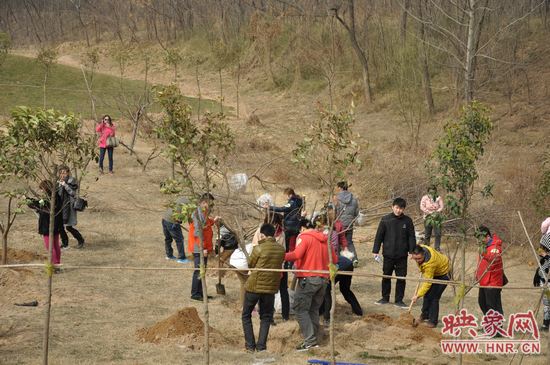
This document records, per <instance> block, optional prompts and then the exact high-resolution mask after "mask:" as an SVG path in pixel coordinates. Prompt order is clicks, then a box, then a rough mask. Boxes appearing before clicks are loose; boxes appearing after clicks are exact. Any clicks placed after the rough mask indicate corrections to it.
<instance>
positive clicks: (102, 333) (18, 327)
mask: <svg viewBox="0 0 550 365" xmlns="http://www.w3.org/2000/svg"><path fill="white" fill-rule="evenodd" d="M76 59H77V58H75V57H72V58H71V57H64V58H62V59H61V62H64V63H67V64H71V63H72V64H73V65H74V63H75V62H76V61H75V60H76ZM109 70H111V72H113V73H114V72H115V71H114V69H113V68H112V67H111V68H109V65H104V69H103V71H109ZM156 81H157V82H165V81H167V80H162V79H161V78H160V77H159V79H158V80H156ZM181 84H182V85H181V86H182V88H183V90H184V91H185V92H187V93H188V94H190V95H194V94H195V93H196V91H194V90H192V85H193V84H192V76H191V75H189V76H188V75H186V74H184V76H183V81H182V83H181ZM215 90H216V89H215V78H214V77H212V78H211V79H208V78H206V77H205V80H204V82H203V95H204V96H206V97H214V98H215ZM241 102H242V103H243V104H242V110H244V111H245V113H250V112H251V111H252V110H255V109H258V110H257V112H256V114H257V115H258V116H259V117H260V120H261V122H262V124H264V125H266V126H267V127H266V128H265V130H262V129H261V127H260V128H259V129H257V130H255V132H259V133H263V135H262V136H263V137H265V139H266V140H269V141H272V143H274V144H279V145H281V143H280V139H281V138H284V141H285V142H286V143H288V145H290V144H291V143H293V142H294V141H295V140H296V139H297V135H298V134H297V133H296V134H294V133H293V132H298V128H297V127H296V125H297V123H298V122H299V121H301V120H303V119H304V118H308V117H310V116H311V115H313V114H314V112H315V106H314V104H315V98H304V99H303V100H300V103H297V102H296V101H295V100H294V99H293V98H292V97H291V96H289V95H283V94H281V95H275V96H274V95H273V94H272V93H270V92H257V93H254V95H251V94H246V93H245V95H244V97H243V98H242V100H241ZM229 103H230V104H231V103H233V101H232V100H231V99H230V100H229ZM233 105H234V103H233ZM258 106H259V107H258ZM245 115H246V114H245ZM365 118H366V119H367V120H368V121H369V123H368V124H367V123H364V124H361V126H360V128H359V129H360V132H361V133H362V134H366V133H369V132H370V129H369V128H370V127H372V126H373V124H374V125H376V124H380V125H382V124H384V123H387V121H388V120H391V116H389V115H387V114H381V113H374V114H369V115H368V116H367V117H365ZM232 123H233V124H232V125H233V127H234V128H235V130H236V131H238V132H240V133H242V136H241V137H240V138H243V139H245V138H246V137H247V136H246V131H247V130H248V128H249V127H248V126H247V125H246V124H245V123H244V121H243V120H237V119H236V118H234V119H233V121H232ZM281 128H282V130H285V132H284V133H280V132H278V131H280V130H281ZM372 129H373V131H372V134H370V135H369V137H370V140H371V141H372V140H373V138H374V139H376V140H377V141H378V142H380V143H382V144H383V143H387V142H391V141H392V138H391V137H389V136H387V135H383V134H379V132H377V131H379V129H377V128H374V127H373V128H372ZM123 138H124V136H123ZM257 138H261V137H257ZM262 140H264V139H262ZM147 150H148V146H147V145H146V144H145V143H144V142H141V141H140V142H139V143H138V152H145V151H147ZM286 150H287V149H285V143H283V148H282V152H280V153H282V154H284V153H286V152H285V151H286ZM270 154H271V152H270V151H260V152H258V151H255V150H254V149H253V148H250V146H249V147H248V148H246V150H243V154H242V155H241V156H239V157H238V158H237V160H236V161H234V166H235V167H236V168H237V167H238V168H240V169H242V170H245V171H247V172H250V171H253V170H254V169H255V166H257V165H258V163H261V162H263V161H265V159H266V156H269V155H270ZM274 169H275V167H274ZM168 174H169V166H168V165H166V164H164V163H162V162H160V161H155V162H153V163H152V164H151V165H150V168H148V170H147V172H145V173H142V172H141V168H140V167H139V166H137V164H136V163H135V162H134V160H133V158H132V157H131V156H129V155H128V154H126V153H125V152H123V151H122V150H121V149H118V150H117V151H116V153H115V175H113V176H109V175H102V176H99V175H97V173H96V172H95V169H93V168H92V169H91V172H90V174H89V175H87V176H86V177H85V178H84V181H83V184H82V190H83V191H85V192H87V195H88V196H87V198H88V200H89V203H90V207H89V209H88V210H87V211H86V212H84V213H82V214H80V215H79V225H78V228H79V229H80V230H81V232H82V233H83V235H84V236H85V238H86V247H85V249H83V250H77V249H75V248H74V245H75V243H74V241H71V245H72V248H71V249H70V250H68V251H64V252H63V254H62V262H63V263H65V264H67V265H86V266H131V267H169V268H178V267H181V265H180V264H177V263H175V262H172V261H166V260H165V259H164V249H163V236H162V229H161V216H162V211H163V209H164V205H165V204H166V203H167V202H168V198H167V197H166V196H163V195H161V194H160V192H159V190H158V186H159V183H160V181H162V180H163V179H164V178H166V176H168ZM273 174H274V175H279V177H281V176H280V174H278V173H273ZM281 180H282V181H284V180H285V179H284V176H283V177H281ZM288 181H292V179H288ZM296 187H297V188H298V190H299V191H300V192H301V193H306V194H307V195H308V197H312V199H318V198H320V197H319V196H318V195H319V194H318V192H316V191H315V190H314V189H312V188H311V187H309V188H307V187H306V185H305V184H296ZM260 191H261V189H260V188H259V187H257V186H256V187H255V188H254V191H253V192H251V193H249V194H250V197H251V196H252V195H257V194H258V193H259V192H260ZM275 196H276V198H277V200H278V202H279V203H281V202H282V201H283V199H282V196H280V195H277V194H275ZM308 199H309V198H308ZM374 229H375V223H374V222H373V223H372V224H370V225H369V226H367V227H365V228H360V229H358V231H357V233H356V238H357V241H358V242H359V243H358V244H357V246H358V249H359V255H360V259H362V261H361V262H362V263H361V266H360V268H359V269H357V272H358V273H380V272H381V268H380V266H379V265H378V264H377V263H376V262H375V261H374V260H372V259H371V258H370V254H369V252H370V251H371V249H372V234H373V230H374ZM35 231H36V219H35V217H34V216H33V215H32V214H30V213H29V214H26V215H24V216H22V217H21V218H20V219H18V221H17V223H16V226H15V227H14V232H13V233H12V235H11V239H10V246H11V247H12V248H14V249H16V250H26V251H29V252H32V253H35V254H39V255H43V254H44V252H45V251H44V248H43V246H42V241H41V238H40V237H39V236H38V235H37V234H36V233H35ZM447 250H448V251H449V250H450V247H447ZM471 256H472V257H473V256H475V255H474V254H473V253H472V255H471ZM25 260H26V261H29V260H30V261H34V262H42V259H41V258H38V257H30V258H29V257H27V258H26V259H25ZM530 261H531V262H530ZM505 262H506V267H507V276H508V277H509V278H510V280H511V284H510V285H522V286H528V285H530V282H531V275H532V272H533V270H534V267H533V260H532V258H531V256H530V253H529V251H528V248H527V247H525V246H524V247H521V248H520V249H519V250H516V251H514V253H513V254H512V253H510V254H509V255H508V256H507V257H505ZM473 265H474V263H473V262H470V263H469V265H468V267H469V268H470V271H471V269H472V267H473ZM187 267H189V265H187ZM409 275H411V276H417V275H418V274H417V270H416V268H414V267H413V265H412V264H411V268H410V270H409ZM215 282H217V280H214V278H213V277H212V276H209V279H208V291H209V293H210V294H212V293H215V286H214V285H215ZM224 284H225V286H226V291H227V295H226V296H219V295H214V299H213V300H212V301H211V306H210V325H211V327H212V328H213V329H214V331H215V332H216V333H217V334H219V335H221V336H222V339H220V338H219V337H216V336H218V335H215V336H214V339H213V341H212V347H211V363H213V364H237V363H241V364H254V363H261V362H262V361H263V362H267V361H270V360H273V363H277V364H305V363H306V360H307V359H310V358H320V359H328V358H329V357H330V354H329V350H328V345H327V342H328V338H327V337H326V336H325V338H324V339H323V341H322V346H321V347H320V348H319V349H316V350H313V351H311V352H310V353H296V352H295V351H294V350H293V349H294V347H295V346H296V345H297V344H298V343H299V341H300V338H301V337H300V333H299V328H298V325H297V323H296V321H294V320H290V321H288V322H280V321H278V322H279V323H278V325H277V326H275V327H272V329H271V331H270V337H269V341H268V353H267V354H263V355H261V356H259V355H252V354H247V353H245V352H244V341H243V337H242V327H241V322H240V310H239V307H238V305H237V302H238V295H239V294H238V293H239V284H238V280H237V279H236V278H235V277H234V275H233V274H228V275H227V276H226V277H225V278H224ZM190 285H191V271H139V270H132V271H123V270H102V269H86V270H76V269H66V270H65V271H64V272H63V273H62V274H59V275H55V276H54V284H53V288H54V289H53V299H52V305H53V307H52V325H51V341H50V346H51V347H50V359H51V363H55V364H77V363H78V364H172V363H183V364H194V363H198V362H202V353H201V352H200V350H198V346H199V345H198V344H200V342H201V340H200V335H197V336H196V337H192V338H190V337H189V336H186V335H182V336H180V337H178V336H176V337H174V338H171V340H170V341H158V342H159V343H157V344H153V343H149V342H143V341H142V340H140V337H139V336H138V332H139V331H140V330H141V329H144V328H151V327H154V326H155V325H156V324H158V323H159V322H162V321H165V320H166V319H168V318H171V316H174V315H175V314H177V313H178V311H180V310H182V309H183V308H189V307H196V308H197V311H198V314H199V316H201V317H202V306H201V304H200V303H197V302H193V301H191V300H190V298H189V296H190ZM414 287H415V285H414V284H413V283H411V284H409V285H408V286H407V292H406V297H411V296H412V295H413V291H414ZM0 288H1V296H0V363H1V364H36V363H38V362H40V359H41V344H42V329H43V321H44V320H43V318H44V309H45V306H44V304H45V303H44V302H45V301H44V298H45V293H46V277H45V275H44V274H43V273H42V272H41V271H40V270H34V269H33V270H18V271H15V270H2V271H0ZM353 290H354V292H355V293H356V295H357V296H358V298H359V301H360V303H361V305H362V306H363V309H364V311H365V316H364V317H363V318H357V317H355V316H353V315H352V314H351V311H350V309H349V306H348V305H347V303H345V302H344V300H343V299H342V297H341V296H340V294H338V295H337V307H336V309H337V315H336V332H335V333H336V350H337V352H338V360H340V361H353V362H359V363H369V364H395V363H405V364H407V363H420V364H432V363H434V364H446V363H449V362H454V361H455V360H454V359H452V358H450V357H448V356H444V355H442V354H441V351H440V348H439V330H427V329H423V328H419V329H413V328H412V327H410V326H409V324H408V323H407V322H406V321H405V322H404V321H403V320H400V316H401V314H402V313H403V311H402V310H400V309H397V308H395V307H393V306H383V307H380V306H376V305H375V304H374V301H375V300H377V299H379V295H380V281H379V279H372V278H365V277H356V278H354V280H353ZM476 294H477V293H476V292H475V290H474V292H472V293H471V294H470V295H469V296H468V297H467V298H466V307H467V308H468V309H469V310H470V311H471V312H473V313H475V314H476V315H479V314H480V311H479V309H478V305H477V299H476V296H477V295H476ZM537 298H538V294H537V293H536V292H533V291H520V292H518V291H504V292H503V302H504V308H505V312H506V313H513V312H516V311H525V310H528V309H534V308H535V307H536V304H537V303H536V302H537ZM35 299H36V300H38V302H39V306H38V307H18V306H14V303H16V302H27V301H31V300H35ZM453 307H454V304H453V291H452V289H451V288H448V289H447V291H446V292H445V294H444V296H443V299H442V302H441V314H442V315H444V314H447V313H451V312H452V311H453ZM418 312H419V307H418V306H415V307H414V308H413V314H414V315H418ZM538 318H539V319H540V318H541V315H539V317H538ZM254 320H255V322H254V324H255V328H256V331H257V329H258V325H259V323H258V320H257V317H255V319H254ZM277 320H279V318H278V317H277ZM216 338H217V339H216ZM190 344H197V345H196V346H195V345H193V346H190ZM543 351H544V352H545V351H548V347H547V344H546V341H545V340H543ZM366 353H368V357H367V358H365V356H367V355H366ZM510 360H511V357H506V356H496V357H488V356H466V357H465V361H464V362H465V363H467V364H473V363H480V362H482V361H489V362H490V363H493V364H507V363H509V362H510ZM518 361H519V357H516V359H515V360H514V362H515V363H517V362H518ZM523 363H526V364H546V360H545V359H544V358H543V357H542V356H533V357H526V358H525V359H524V360H523Z"/></svg>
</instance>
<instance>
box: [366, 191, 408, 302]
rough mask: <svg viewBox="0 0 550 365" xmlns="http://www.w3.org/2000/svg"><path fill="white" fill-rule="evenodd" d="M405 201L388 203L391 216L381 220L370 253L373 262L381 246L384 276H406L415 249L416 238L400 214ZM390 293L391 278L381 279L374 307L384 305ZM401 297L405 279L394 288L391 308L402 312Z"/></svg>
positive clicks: (404, 206)
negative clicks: (372, 255)
mask: <svg viewBox="0 0 550 365" xmlns="http://www.w3.org/2000/svg"><path fill="white" fill-rule="evenodd" d="M406 207H407V202H406V201H405V199H403V198H396V199H395V200H394V201H393V203H392V213H390V214H388V215H386V216H384V217H382V219H381V220H380V224H379V225H378V230H377V231H376V237H375V239H374V247H373V249H372V252H373V254H374V258H375V260H377V261H378V260H379V252H380V248H381V247H382V255H383V256H384V263H383V265H382V271H383V274H384V275H393V272H394V271H395V275H396V276H407V256H408V255H409V254H410V253H411V252H412V250H413V249H414V247H415V246H416V236H415V232H414V223H413V221H412V219H411V218H410V217H408V216H406V215H405V214H403V213H404V211H405V208H406ZM390 293H391V279H386V278H384V279H382V299H380V300H379V301H377V302H376V304H388V303H389V301H390ZM404 295H405V280H397V284H396V285H395V306H397V307H399V308H403V309H406V308H408V306H407V305H406V304H405V303H403V297H404Z"/></svg>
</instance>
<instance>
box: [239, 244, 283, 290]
mask: <svg viewBox="0 0 550 365" xmlns="http://www.w3.org/2000/svg"><path fill="white" fill-rule="evenodd" d="M284 257H285V249H284V248H283V247H282V246H281V245H279V244H277V243H276V242H275V240H274V239H273V237H267V238H264V239H263V240H261V241H260V242H259V244H258V246H255V247H254V249H253V250H252V253H251V254H250V260H249V261H248V267H249V268H258V269H281V268H282V266H283V261H284ZM280 282H281V273H280V272H270V271H253V272H252V274H250V276H249V277H248V280H247V281H246V284H245V289H246V291H248V292H251V293H260V294H275V293H276V292H277V291H279V284H280Z"/></svg>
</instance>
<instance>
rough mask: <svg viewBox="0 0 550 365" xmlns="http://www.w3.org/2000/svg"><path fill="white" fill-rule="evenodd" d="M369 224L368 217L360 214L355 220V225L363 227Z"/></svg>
mask: <svg viewBox="0 0 550 365" xmlns="http://www.w3.org/2000/svg"><path fill="white" fill-rule="evenodd" d="M366 223H367V215H366V214H363V213H361V212H359V215H358V216H357V219H356V220H355V225H356V226H359V227H362V226H364V225H365V224H366Z"/></svg>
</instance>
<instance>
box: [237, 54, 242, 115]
mask: <svg viewBox="0 0 550 365" xmlns="http://www.w3.org/2000/svg"><path fill="white" fill-rule="evenodd" d="M240 84H241V63H240V62H239V64H238V65H237V118H239V88H240Z"/></svg>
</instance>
